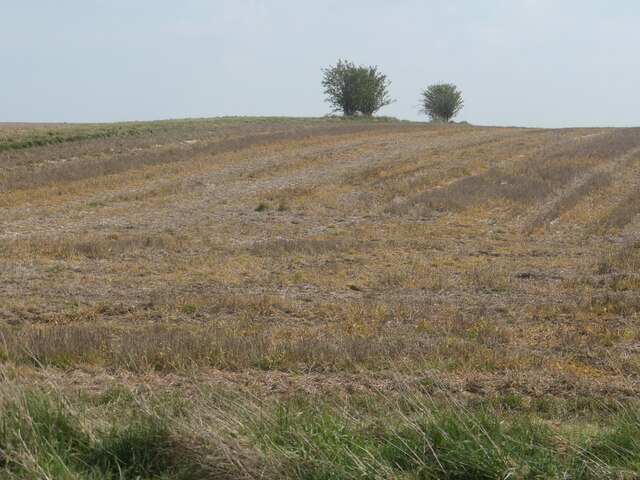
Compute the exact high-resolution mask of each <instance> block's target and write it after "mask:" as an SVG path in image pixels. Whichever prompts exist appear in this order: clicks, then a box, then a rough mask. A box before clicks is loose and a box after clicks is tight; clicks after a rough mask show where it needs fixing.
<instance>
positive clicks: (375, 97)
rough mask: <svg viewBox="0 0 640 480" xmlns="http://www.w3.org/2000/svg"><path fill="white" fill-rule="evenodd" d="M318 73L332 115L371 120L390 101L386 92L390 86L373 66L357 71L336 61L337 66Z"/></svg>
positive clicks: (361, 67) (354, 66)
mask: <svg viewBox="0 0 640 480" xmlns="http://www.w3.org/2000/svg"><path fill="white" fill-rule="evenodd" d="M322 71H323V72H324V79H323V80H322V86H323V87H324V88H325V90H324V93H325V94H326V95H327V99H326V101H327V102H329V103H331V105H332V107H333V111H334V112H342V113H343V114H344V115H347V116H349V115H365V116H371V115H373V114H374V113H375V112H377V111H378V110H380V109H381V108H382V107H384V106H385V105H389V104H390V103H391V102H392V101H393V100H391V98H389V92H388V90H387V88H388V87H389V85H390V84H391V82H390V81H389V80H388V79H387V76H386V75H383V74H382V73H380V72H378V67H377V66H371V67H364V66H359V67H357V66H356V65H355V64H354V63H353V62H347V61H342V60H338V63H337V65H335V66H334V67H329V68H326V69H323V70H322Z"/></svg>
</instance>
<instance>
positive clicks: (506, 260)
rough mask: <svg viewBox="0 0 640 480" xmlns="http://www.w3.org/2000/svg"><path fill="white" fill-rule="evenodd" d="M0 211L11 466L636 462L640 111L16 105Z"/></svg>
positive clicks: (0, 468) (542, 473) (341, 469)
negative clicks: (229, 114) (86, 117)
mask: <svg viewBox="0 0 640 480" xmlns="http://www.w3.org/2000/svg"><path fill="white" fill-rule="evenodd" d="M0 226H1V228H0V382H1V384H2V386H3V388H2V393H0V406H1V407H3V408H0V417H2V418H0V477H2V478H5V476H6V478H56V479H57V478H136V476H138V477H139V478H178V477H180V476H181V475H183V476H185V477H189V478H456V479H458V478H507V476H508V475H510V477H509V478H567V477H570V478H604V477H611V478H615V477H618V478H637V475H639V473H638V472H639V471H640V440H639V439H640V417H639V415H638V413H637V412H638V407H640V402H639V401H638V398H639V397H638V395H639V394H640V376H639V373H640V331H639V330H638V320H639V316H638V312H639V311H640V296H639V295H638V293H639V292H640V270H639V269H640V129H633V128H630V129H604V128H591V129H562V130H544V129H519V128H494V127H476V126H467V125H429V124H420V123H408V122H397V121H392V120H390V119H388V120H386V119H381V120H378V121H345V120H340V119H290V118H272V119H266V118H265V119H262V118H253V119H247V118H226V119H210V120H185V121H166V122H149V123H132V124H113V125H21V124H6V125H2V126H0ZM60 431H63V432H64V435H62V436H61V435H60V433H59V432H60ZM140 445H143V448H141V447H140ZM563 476H564V477H563Z"/></svg>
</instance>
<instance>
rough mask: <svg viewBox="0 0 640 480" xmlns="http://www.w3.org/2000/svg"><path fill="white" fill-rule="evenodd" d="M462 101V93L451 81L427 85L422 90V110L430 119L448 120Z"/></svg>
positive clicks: (462, 103) (455, 113)
mask: <svg viewBox="0 0 640 480" xmlns="http://www.w3.org/2000/svg"><path fill="white" fill-rule="evenodd" d="M463 105H464V102H463V100H462V93H461V92H460V91H459V90H458V88H457V87H456V86H455V85H453V84H451V83H436V84H434V85H429V86H428V87H427V88H426V89H425V90H424V91H423V92H422V110H421V112H423V113H425V114H427V115H428V116H429V117H430V118H431V119H432V120H444V121H446V122H448V121H450V120H451V119H452V118H453V117H455V116H456V115H457V114H458V112H459V111H460V109H461V108H462V106H463Z"/></svg>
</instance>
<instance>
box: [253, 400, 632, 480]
mask: <svg viewBox="0 0 640 480" xmlns="http://www.w3.org/2000/svg"><path fill="white" fill-rule="evenodd" d="M548 420H549V419H545V418H540V417H539V416H537V415H534V414H533V413H532V412H530V411H527V412H517V413H516V412H513V411H512V412H504V411H500V410H496V409H493V408H492V409H489V408H485V407H482V408H478V407H476V408H474V409H470V408H468V407H467V406H464V405H461V404H446V403H444V404H443V403H442V402H433V401H432V400H430V399H427V398H424V397H422V398H421V397H415V398H411V399H408V400H400V401H398V402H397V403H395V404H394V405H393V408H392V409H388V405H386V404H385V403H384V402H383V403H382V404H376V403H375V402H374V403H373V404H371V403H370V402H369V401H367V400H365V401H364V402H363V403H362V404H361V405H359V406H358V407H356V406H354V405H346V406H345V405H329V404H327V403H326V402H314V401H313V400H309V399H305V400H293V401H285V402H281V403H279V404H278V405H276V406H274V407H273V408H272V409H271V412H270V414H269V415H265V416H263V417H262V418H261V419H260V420H259V421H257V422H256V423H254V424H253V426H252V427H251V431H252V434H253V436H254V438H255V440H256V442H258V444H260V445H261V446H262V448H265V449H267V450H270V451H272V452H274V453H275V454H276V455H279V456H281V457H283V458H286V459H289V463H288V472H289V478H297V479H331V478H335V479H362V478H398V479H400V478H402V479H452V480H453V479H456V480H462V479H470V480H471V479H501V478H514V479H529V478H583V479H588V478H593V479H596V478H626V477H624V475H627V474H632V473H637V472H640V417H639V416H638V414H637V411H631V410H629V411H625V412H624V413H622V414H620V415H619V416H617V417H615V418H610V417H609V418H608V419H606V421H605V424H603V425H590V424H588V423H587V422H585V419H580V418H573V419H572V421H575V422H576V423H575V424H569V425H565V426H564V427H563V428H555V427H553V426H551V425H552V424H551V422H549V421H548ZM554 420H557V419H554ZM601 420H603V419H601Z"/></svg>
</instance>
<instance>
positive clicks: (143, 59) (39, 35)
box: [0, 0, 640, 127]
mask: <svg viewBox="0 0 640 480" xmlns="http://www.w3.org/2000/svg"><path fill="white" fill-rule="evenodd" d="M639 24H640V1H637V0H436V1H432V0H55V1H53V0H0V59H1V63H0V122H3V121H4V122H51V121H55V122H62V121H67V122H112V121H131V120H152V119H165V118H197V117H215V116H226V115H252V116H253V115H256V116H266V115H278V116H322V115H326V114H329V113H331V107H330V105H329V103H327V102H325V96H324V94H323V87H322V85H321V81H322V69H323V68H328V67H330V66H332V65H335V64H336V63H337V61H338V60H339V59H343V60H349V61H353V62H354V63H356V64H359V65H360V64H361V65H367V66H368V65H377V66H378V69H379V71H381V72H382V73H384V74H386V75H387V76H388V77H389V79H390V80H391V85H390V86H389V92H390V95H391V97H392V98H393V99H395V102H394V103H393V104H391V105H389V106H387V107H384V108H383V109H381V110H380V111H379V112H378V114H379V115H390V116H396V117H398V118H402V119H409V120H421V119H422V120H425V119H426V118H425V117H424V116H423V115H421V114H420V113H419V110H420V93H421V91H422V90H424V89H425V88H426V87H427V86H428V85H430V84H433V83H438V82H447V83H453V84H455V85H457V86H458V88H459V89H460V91H461V92H462V95H463V99H464V102H465V106H464V108H463V109H462V111H461V112H460V114H459V115H458V117H457V118H456V120H459V121H462V120H465V121H468V122H470V123H473V124H478V125H514V126H527V127H579V126H637V125H640V61H639V60H640V56H639V55H638V54H639V50H638V47H640V28H639V27H638V25H639Z"/></svg>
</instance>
